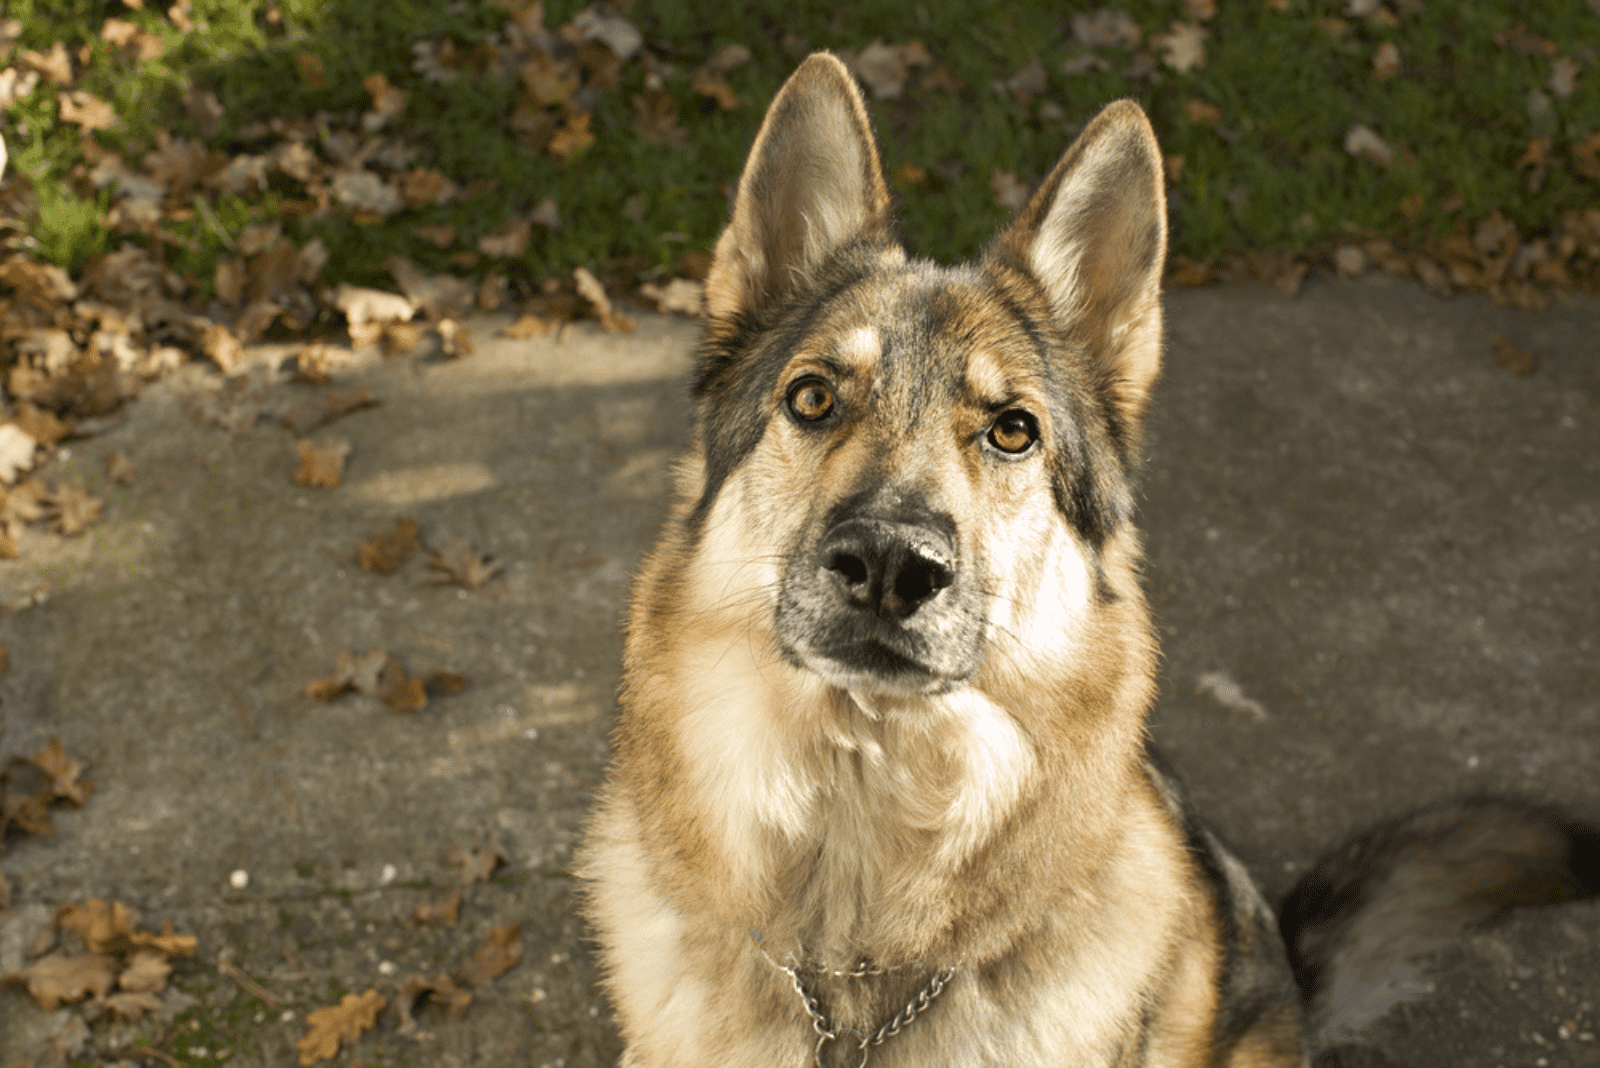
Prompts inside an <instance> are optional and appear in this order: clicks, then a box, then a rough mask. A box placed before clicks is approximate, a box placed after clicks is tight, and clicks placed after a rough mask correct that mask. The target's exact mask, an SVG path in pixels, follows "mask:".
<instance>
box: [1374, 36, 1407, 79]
mask: <svg viewBox="0 0 1600 1068" xmlns="http://www.w3.org/2000/svg"><path fill="white" fill-rule="evenodd" d="M1399 73H1400V49H1398V48H1396V47H1395V45H1394V42H1393V41H1385V42H1383V44H1381V45H1379V46H1378V51H1377V52H1375V53H1374V54H1373V56H1372V76H1373V77H1374V78H1377V79H1378V80H1379V81H1383V80H1384V79H1386V78H1393V77H1394V76H1395V75H1397V74H1399Z"/></svg>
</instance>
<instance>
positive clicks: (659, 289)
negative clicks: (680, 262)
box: [639, 278, 706, 318]
mask: <svg viewBox="0 0 1600 1068" xmlns="http://www.w3.org/2000/svg"><path fill="white" fill-rule="evenodd" d="M705 290H706V287H705V285H704V284H703V283H700V282H696V281H693V280H691V279H688V278H673V279H671V280H669V281H668V282H667V284H666V285H664V286H662V285H657V284H656V283H654V282H646V283H645V284H644V285H642V286H640V287H639V292H640V293H643V294H644V295H645V296H647V297H649V298H650V299H651V300H653V301H655V302H656V311H658V312H660V313H662V314H663V315H670V314H671V313H673V312H679V313H681V314H683V315H687V316H689V317H690V318H698V317H699V315H700V310H701V307H702V305H703V302H704V300H705Z"/></svg>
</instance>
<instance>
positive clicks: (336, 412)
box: [283, 386, 378, 438]
mask: <svg viewBox="0 0 1600 1068" xmlns="http://www.w3.org/2000/svg"><path fill="white" fill-rule="evenodd" d="M377 403H378V398H377V395H376V394H374V393H373V392H372V390H371V389H369V388H367V387H366V386H351V387H349V388H348V389H331V390H329V391H328V392H326V393H324V394H322V395H321V396H320V397H317V398H316V399H315V400H309V401H307V402H306V403H304V404H301V405H298V406H297V407H294V408H291V409H290V410H289V411H287V412H285V413H284V414H283V425H284V426H286V427H288V428H289V432H290V433H291V434H293V435H294V436H295V437H297V438H303V437H305V436H306V435H307V434H309V433H311V432H312V431H313V430H316V429H318V428H319V427H324V426H327V425H328V424H329V423H331V422H333V421H334V420H335V419H341V418H343V417H344V416H347V415H349V414H350V413H351V412H358V411H360V410H361V409H363V408H371V407H373V406H375V405H376V404H377Z"/></svg>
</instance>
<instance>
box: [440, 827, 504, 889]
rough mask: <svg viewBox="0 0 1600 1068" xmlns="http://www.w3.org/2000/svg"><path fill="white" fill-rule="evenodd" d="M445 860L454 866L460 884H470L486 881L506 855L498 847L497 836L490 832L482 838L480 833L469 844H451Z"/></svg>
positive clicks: (498, 840)
mask: <svg viewBox="0 0 1600 1068" xmlns="http://www.w3.org/2000/svg"><path fill="white" fill-rule="evenodd" d="M445 860H446V861H448V862H449V863H450V864H452V865H454V866H455V868H456V878H457V880H458V881H459V882H460V883H461V885H462V886H471V885H472V884H473V883H483V882H488V881H489V876H491V875H493V874H494V870H495V869H496V868H498V867H499V866H500V865H502V864H504V863H505V860H506V855H505V852H504V851H503V850H502V849H501V848H500V839H499V838H498V837H497V836H495V835H492V834H491V835H489V836H488V838H484V837H483V836H482V834H481V833H480V834H479V835H478V840H477V841H475V842H473V844H471V845H469V846H463V845H460V844H459V843H458V844H456V845H454V846H451V847H450V852H449V853H447V854H446V855H445Z"/></svg>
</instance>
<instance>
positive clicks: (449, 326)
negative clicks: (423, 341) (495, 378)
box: [434, 319, 475, 360]
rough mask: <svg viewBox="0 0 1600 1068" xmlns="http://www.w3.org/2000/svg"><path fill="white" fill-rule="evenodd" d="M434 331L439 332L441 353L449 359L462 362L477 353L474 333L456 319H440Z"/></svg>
mask: <svg viewBox="0 0 1600 1068" xmlns="http://www.w3.org/2000/svg"><path fill="white" fill-rule="evenodd" d="M434 329H435V330H437V331H439V351H440V352H442V353H444V355H445V356H446V357H447V358H449V359H452V360H462V359H465V358H466V357H468V356H471V355H472V353H473V352H474V351H475V346H474V345H473V343H472V331H471V329H469V328H468V327H467V326H466V325H465V324H463V323H458V322H456V321H455V320H454V319H440V320H439V321H438V322H437V323H435V324H434Z"/></svg>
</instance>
